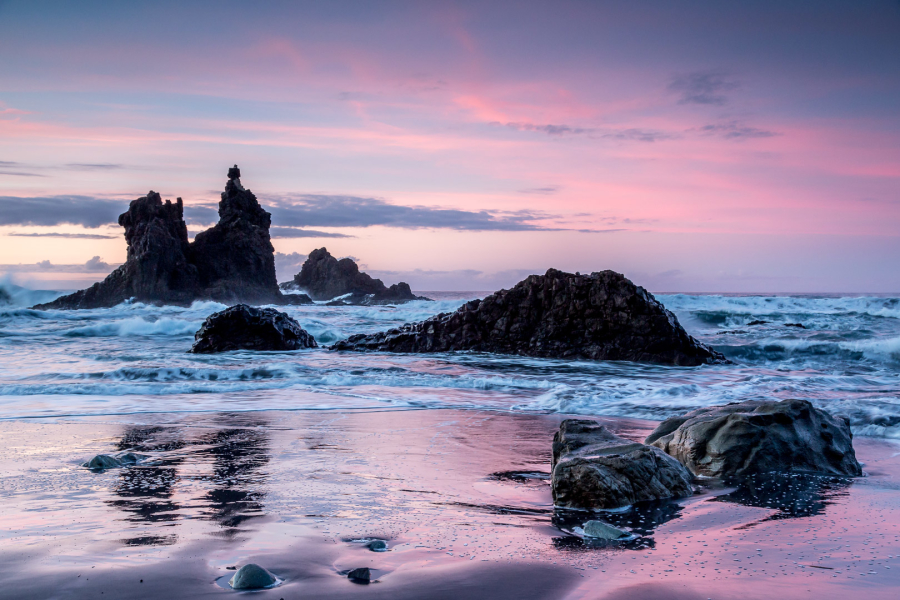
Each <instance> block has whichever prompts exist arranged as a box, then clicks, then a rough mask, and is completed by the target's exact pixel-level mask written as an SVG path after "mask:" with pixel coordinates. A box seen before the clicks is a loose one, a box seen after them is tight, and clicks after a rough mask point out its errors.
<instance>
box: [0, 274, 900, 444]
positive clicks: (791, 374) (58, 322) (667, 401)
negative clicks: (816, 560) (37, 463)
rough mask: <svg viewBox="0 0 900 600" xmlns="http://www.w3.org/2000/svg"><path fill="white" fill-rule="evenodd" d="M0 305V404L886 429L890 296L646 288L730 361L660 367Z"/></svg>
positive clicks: (891, 401) (897, 313)
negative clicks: (309, 338) (702, 412)
mask: <svg viewBox="0 0 900 600" xmlns="http://www.w3.org/2000/svg"><path fill="white" fill-rule="evenodd" d="M483 295H484V294H483V293H475V292H460V293H436V294H432V296H433V297H435V298H436V301H434V302H424V301H420V302H411V303H409V304H405V305H399V306H373V307H327V306H324V305H322V304H316V305H313V306H298V307H280V310H284V311H285V312H287V313H289V314H290V315H291V316H293V317H294V318H295V319H297V321H299V323H300V324H301V325H302V326H303V327H304V328H305V329H306V330H308V331H309V332H310V333H312V334H313V335H314V336H315V338H316V339H317V341H318V342H319V344H320V345H321V346H323V347H324V346H327V345H329V344H331V343H333V342H335V341H337V340H339V339H342V338H344V337H347V336H349V335H352V334H355V333H371V332H375V331H380V330H385V329H389V328H392V327H396V326H399V325H402V324H404V323H409V322H414V321H419V320H422V319H425V318H428V317H430V316H432V315H434V314H437V313H440V312H448V311H452V310H455V309H456V308H457V307H459V306H460V305H461V304H463V303H464V302H465V301H466V300H469V299H471V298H475V297H481V296H483ZM50 297H52V295H48V294H47V293H38V292H29V291H28V290H22V289H10V290H9V291H8V293H7V294H6V295H5V296H3V298H4V300H5V304H3V305H0V418H2V419H20V418H59V417H66V416H103V415H128V414H141V413H175V412H223V411H225V412H239V411H257V410H272V409H275V410H321V411H327V410H335V409H340V410H354V409H367V410H372V409H395V410H396V409H433V408H448V407H449V408H464V409H465V408H470V409H483V408H485V409H492V410H501V411H516V412H557V413H566V414H580V415H609V416H626V417H635V418H646V419H663V418H666V417H668V416H671V415H675V414H679V413H682V412H684V411H687V410H691V409H694V408H698V407H702V406H709V405H713V404H723V403H726V402H739V401H743V400H750V399H785V398H805V399H808V400H810V401H812V402H813V403H814V404H816V405H817V406H820V407H823V408H825V409H827V410H829V411H832V412H833V413H836V414H840V415H845V416H847V417H849V419H850V421H851V424H852V426H853V430H854V433H855V434H857V435H863V436H876V437H890V438H900V298H897V297H873V296H814V295H800V296H797V295H792V296H729V295H687V294H657V295H656V297H657V298H658V299H659V300H660V301H661V302H663V303H664V304H665V305H666V306H667V307H668V308H669V309H670V310H672V311H673V312H674V313H675V314H676V315H677V317H678V319H679V321H680V322H681V324H682V325H683V326H684V327H685V329H687V331H688V332H689V333H690V334H691V335H693V336H695V337H697V338H698V339H699V340H701V341H702V342H704V343H707V344H709V345H711V346H713V347H715V348H716V349H717V350H719V351H720V352H722V353H724V354H725V355H726V356H727V357H728V358H729V359H731V361H732V364H727V365H707V366H701V367H668V366H659V365H651V364H637V363H627V362H593V361H570V360H551V359H536V358H527V357H517V356H501V355H489V354H481V353H465V352H464V353H446V354H429V355H402V354H386V353H354V352H349V353H337V352H331V351H328V350H327V349H324V348H320V349H316V350H301V351H295V352H243V351H238V352H228V353H223V354H217V355H193V354H188V353H187V351H188V350H189V349H190V347H191V343H192V341H193V335H194V332H196V330H197V329H198V328H199V327H200V325H201V323H202V322H203V320H204V319H205V318H206V317H207V316H209V315H210V314H212V313H213V312H216V311H218V310H222V309H224V308H225V305H223V304H218V303H215V302H195V303H194V304H193V305H192V306H190V307H187V308H184V307H175V306H162V307H158V306H150V305H146V304H141V303H125V304H122V305H119V306H116V307H114V308H109V309H99V310H77V311H57V310H33V309H31V308H28V305H30V304H32V303H34V302H40V301H46V300H48V299H49V298H50Z"/></svg>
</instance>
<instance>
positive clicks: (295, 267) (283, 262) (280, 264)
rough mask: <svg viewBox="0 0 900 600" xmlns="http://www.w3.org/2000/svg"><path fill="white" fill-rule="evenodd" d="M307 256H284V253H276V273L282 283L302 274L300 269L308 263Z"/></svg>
mask: <svg viewBox="0 0 900 600" xmlns="http://www.w3.org/2000/svg"><path fill="white" fill-rule="evenodd" d="M306 259H307V255H306V254H300V253H299V252H291V253H290V254H284V253H283V252H276V253H275V273H276V274H277V277H278V279H279V280H280V281H288V280H289V279H293V278H294V275H295V274H297V273H299V272H300V267H302V266H303V263H305V262H306Z"/></svg>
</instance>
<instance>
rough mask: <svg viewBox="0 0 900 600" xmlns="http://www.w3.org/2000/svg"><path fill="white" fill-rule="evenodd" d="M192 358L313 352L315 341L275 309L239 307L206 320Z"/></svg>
mask: <svg viewBox="0 0 900 600" xmlns="http://www.w3.org/2000/svg"><path fill="white" fill-rule="evenodd" d="M194 339H195V340H196V341H195V342H194V346H193V347H192V348H191V350H190V351H191V352H193V353H194V354H211V353H214V352H228V351H229V350H299V349H301V348H316V347H318V344H316V340H315V338H313V336H311V335H310V334H309V333H308V332H307V331H306V330H304V329H303V328H302V327H300V324H299V323H297V321H295V320H294V319H292V318H291V317H289V316H288V315H286V314H284V313H283V312H279V311H277V310H275V309H274V308H255V307H253V306H247V305H246V304H238V305H237V306H232V307H230V308H226V309H225V310H223V311H220V312H217V313H214V314H212V315H210V316H209V317H207V319H206V321H204V322H203V326H202V327H200V330H199V331H197V333H196V334H194Z"/></svg>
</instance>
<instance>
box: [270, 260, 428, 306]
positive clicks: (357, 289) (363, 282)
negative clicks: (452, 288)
mask: <svg viewBox="0 0 900 600" xmlns="http://www.w3.org/2000/svg"><path fill="white" fill-rule="evenodd" d="M281 289H283V290H285V291H290V290H298V291H302V292H306V293H307V294H309V297H310V298H312V299H313V300H318V301H322V300H334V299H335V298H340V300H338V301H337V302H338V303H340V304H368V305H373V304H399V303H402V302H410V301H412V300H429V298H424V297H422V296H416V295H415V294H413V293H412V290H410V288H409V284H408V283H404V282H402V281H401V282H400V283H395V284H394V285H392V286H391V287H387V286H385V285H384V283H382V282H381V280H380V279H374V278H373V277H370V276H369V275H366V274H365V273H361V272H360V270H359V267H358V266H357V264H356V263H355V262H353V260H352V259H349V258H342V259H341V260H338V259H336V258H335V257H333V256H332V255H331V254H329V253H328V250H326V249H325V248H319V249H318V250H313V251H312V252H311V253H310V255H309V258H307V259H306V262H304V263H303V267H301V269H300V272H299V273H297V274H296V275H295V276H294V279H293V281H288V282H286V283H282V284H281Z"/></svg>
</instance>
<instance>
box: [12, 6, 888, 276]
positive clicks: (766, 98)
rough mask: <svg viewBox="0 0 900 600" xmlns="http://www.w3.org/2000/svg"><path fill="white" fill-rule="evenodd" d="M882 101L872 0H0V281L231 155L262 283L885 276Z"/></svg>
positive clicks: (28, 270) (209, 195)
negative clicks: (264, 233) (337, 273)
mask: <svg viewBox="0 0 900 600" xmlns="http://www.w3.org/2000/svg"><path fill="white" fill-rule="evenodd" d="M898 109H900V1H897V0H891V1H888V0H883V1H879V0H867V1H863V2H859V1H846V2H833V1H829V0H815V1H791V0H778V1H771V2H770V1H746V2H722V1H721V0H716V1H709V2H693V1H680V2H671V1H668V0H667V1H658V2H657V1H651V0H645V1H640V2H635V1H630V2H625V1H623V2H604V1H601V0H591V1H587V2H570V1H561V0H558V1H554V2H525V1H520V2H500V1H492V2H453V1H449V0H444V1H441V2H427V1H416V2H378V1H372V2H356V1H354V2H344V1H340V0H329V1H328V2H297V1H292V2H274V1H272V2H265V1H260V2H253V3H250V2H227V1H216V2H189V1H180V2H167V1H165V0H156V1H154V2H139V1H131V2H127V3H124V2H90V1H85V2H78V3H71V2H42V1H40V0H29V1H23V2H19V1H4V0H0V273H7V274H8V277H11V278H12V279H13V281H15V282H18V283H21V284H26V285H29V286H32V287H51V288H52V287H56V288H60V289H73V288H77V287H83V286H86V285H88V284H90V283H91V282H93V281H97V280H99V279H102V278H103V277H104V276H105V275H106V274H107V273H108V272H109V271H110V270H111V269H112V268H114V267H115V265H117V264H119V263H121V262H122V261H124V260H125V254H126V245H125V240H124V237H123V235H122V233H123V232H122V229H121V228H120V227H119V226H118V225H117V224H116V218H117V215H118V214H120V213H121V212H124V210H125V209H126V208H127V206H128V202H129V201H131V200H133V199H135V198H138V197H140V196H143V195H145V194H146V193H147V192H148V191H149V190H155V191H158V192H160V193H161V194H162V195H163V197H164V198H171V199H173V200H174V199H175V198H176V197H182V198H184V202H185V218H186V220H187V221H188V228H189V230H190V231H191V232H193V233H195V232H198V231H202V230H203V229H205V228H206V227H208V226H210V225H212V224H214V223H215V220H216V213H215V207H216V203H217V202H218V195H219V193H220V192H221V190H223V189H224V184H225V181H226V173H227V169H228V167H229V166H231V165H232V164H238V165H239V166H240V167H241V171H242V182H243V184H244V186H245V187H247V188H249V189H251V190H252V191H253V192H254V193H255V194H256V195H257V197H258V198H259V200H260V202H261V203H262V204H263V205H264V206H265V207H266V208H267V210H269V211H270V212H271V213H272V225H273V227H272V235H273V244H274V246H275V249H276V252H277V254H276V265H277V270H278V277H279V280H281V281H284V280H288V279H290V278H291V277H292V276H293V274H294V273H296V272H297V271H298V270H299V265H300V264H301V263H302V260H303V259H304V258H305V255H306V254H308V253H309V252H310V251H311V250H313V249H314V248H319V247H322V246H325V247H327V248H328V250H329V251H330V252H331V253H332V254H334V255H336V256H339V257H343V256H350V257H353V258H354V259H356V260H357V261H358V262H359V263H360V264H361V266H363V268H365V269H366V270H367V271H368V272H370V273H372V274H373V275H375V276H378V277H381V278H382V279H383V280H385V282H386V283H389V284H390V283H394V282H396V281H400V280H403V281H408V282H409V283H410V284H411V285H412V287H413V289H414V290H420V291H421V290H478V291H482V290H484V291H491V290H494V289H499V288H501V287H509V286H511V285H513V284H514V283H515V282H517V281H518V280H520V279H522V278H524V277H525V276H526V275H528V274H531V273H541V272H544V271H545V270H546V269H548V268H550V267H554V268H558V269H563V270H567V271H580V272H591V271H600V270H604V269H613V270H615V271H619V272H622V273H624V274H625V275H626V276H628V277H630V278H631V279H632V280H634V281H635V282H636V283H638V284H639V285H643V286H644V287H646V288H648V289H649V290H651V291H655V292H736V293H740V292H748V293H773V292H832V293H868V292H873V293H874V292H877V293H891V292H900V266H898V264H900V259H898V257H900V110H898Z"/></svg>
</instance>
